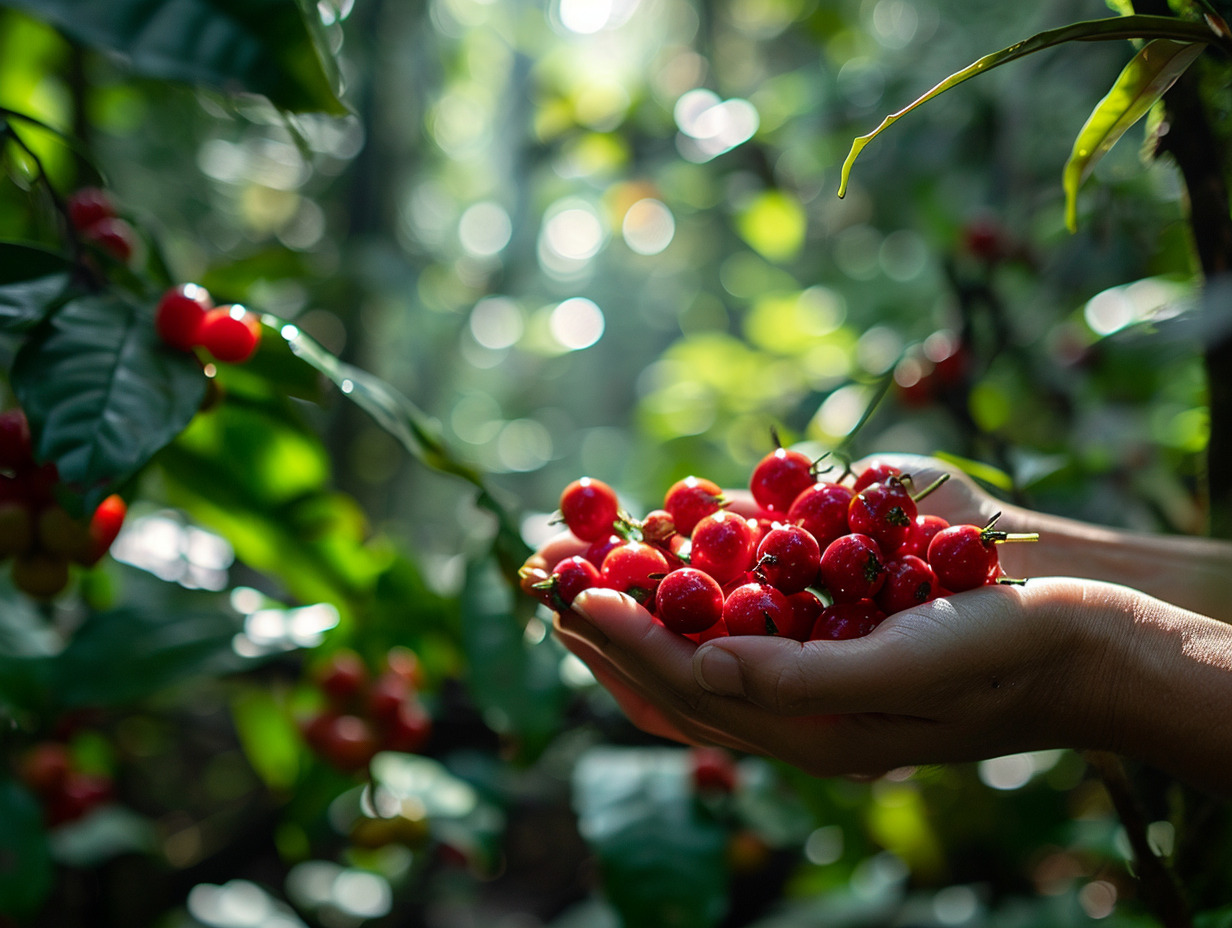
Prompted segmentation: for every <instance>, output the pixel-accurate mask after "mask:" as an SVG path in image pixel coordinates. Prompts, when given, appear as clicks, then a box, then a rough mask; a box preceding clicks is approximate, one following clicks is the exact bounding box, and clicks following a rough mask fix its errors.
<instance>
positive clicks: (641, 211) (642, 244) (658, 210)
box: [620, 197, 676, 255]
mask: <svg viewBox="0 0 1232 928" xmlns="http://www.w3.org/2000/svg"><path fill="white" fill-rule="evenodd" d="M620 234H621V235H622V236H624V240H625V244H626V245H628V246H629V250H630V251H633V252H636V253H637V254H639V255H657V254H658V253H659V252H661V251H663V250H664V249H665V248H667V246H668V245H670V244H671V243H672V238H673V237H674V236H675V234H676V219H675V217H674V216H672V211H671V210H670V209H668V208H667V206H666V205H665V204H664V203H663V202H662V201H660V200H656V199H654V198H653V197H646V198H645V199H642V200H638V201H637V202H636V203H634V204H633V205H632V206H630V207H629V209H628V211H627V212H625V218H624V221H623V222H622V223H621V227H620Z"/></svg>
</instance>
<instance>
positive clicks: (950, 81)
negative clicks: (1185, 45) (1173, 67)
mask: <svg viewBox="0 0 1232 928" xmlns="http://www.w3.org/2000/svg"><path fill="white" fill-rule="evenodd" d="M1142 38H1146V39H1155V38H1160V39H1175V40H1177V41H1179V42H1191V43H1200V44H1213V43H1216V42H1220V41H1222V38H1221V37H1220V36H1219V35H1217V34H1216V33H1215V32H1214V31H1213V30H1212V29H1211V28H1210V27H1209V26H1207V25H1204V24H1202V23H1193V22H1189V21H1187V20H1183V19H1177V18H1175V17H1172V16H1118V17H1114V18H1111V19H1096V20H1089V21H1086V22H1080V23H1072V24H1070V25H1068V26H1062V27H1061V28H1059V29H1050V30H1048V31H1047V32H1040V33H1038V34H1036V35H1033V36H1031V37H1030V38H1029V39H1024V40H1023V41H1021V42H1018V43H1017V44H1014V45H1011V46H1009V47H1008V48H1003V49H1001V50H1000V51H997V52H993V53H992V54H990V55H985V56H984V57H983V58H980V59H979V60H978V61H976V62H974V63H973V64H970V65H968V66H967V67H965V68H963V69H962V70H961V71H956V72H955V73H953V74H951V75H950V76H949V77H947V78H946V79H945V80H943V81H942V82H941V83H939V84H937V85H936V86H935V87H933V88H932V89H931V90H929V91H928V92H927V93H925V94H924V95H923V96H921V97H918V98H917V99H915V100H914V101H912V102H911V103H909V104H907V106H905V107H903V108H902V109H901V110H899V111H898V112H896V113H892V114H891V115H889V116H887V117H886V118H885V119H883V120H882V121H881V125H879V126H878V127H877V128H876V129H874V130H873V131H872V132H870V133H868V134H867V135H861V136H858V137H857V138H856V139H854V140H853V141H852V143H851V151H850V152H849V153H848V154H847V159H846V160H845V161H844V162H843V168H842V172H841V174H840V178H839V186H838V195H839V196H840V197H842V196H845V195H846V193H847V182H848V180H849V179H850V176H851V168H852V165H853V164H855V160H856V158H857V157H858V156H859V154H860V152H861V151H863V150H864V146H866V145H867V144H868V143H869V142H871V141H872V140H873V139H875V138H876V137H877V136H878V135H880V134H881V133H882V132H884V131H885V130H886V129H888V128H889V127H890V126H891V125H893V124H894V123H896V122H897V121H898V120H899V119H901V118H902V117H904V116H906V115H907V114H908V113H910V112H911V111H912V110H913V109H915V108H916V107H917V106H920V105H921V104H924V103H927V102H928V101H929V100H931V99H932V98H933V97H936V96H939V95H940V94H942V93H944V92H945V91H947V90H949V89H950V88H951V87H955V86H957V85H958V84H961V83H962V82H963V81H965V80H967V79H968V78H972V77H975V76H976V75H977V74H983V73H984V72H985V71H990V70H992V69H993V68H995V67H997V66H999V65H1003V64H1006V63H1007V62H1010V61H1014V60H1015V59H1017V58H1023V57H1025V56H1027V55H1030V54H1033V53H1035V52H1038V51H1042V50H1043V49H1045V48H1051V47H1053V46H1054V45H1061V44H1063V43H1065V42H1097V41H1109V40H1112V39H1142Z"/></svg>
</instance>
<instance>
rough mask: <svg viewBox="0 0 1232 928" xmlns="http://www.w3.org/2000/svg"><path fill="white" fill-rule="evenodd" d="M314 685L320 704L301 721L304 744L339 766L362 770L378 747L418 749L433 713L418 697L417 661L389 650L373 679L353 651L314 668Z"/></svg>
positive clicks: (405, 750)
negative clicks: (322, 700)
mask: <svg viewBox="0 0 1232 928" xmlns="http://www.w3.org/2000/svg"><path fill="white" fill-rule="evenodd" d="M312 679H313V683H314V685H315V686H316V688H317V689H318V690H319V691H320V692H321V694H322V695H323V696H324V697H325V705H324V706H323V707H322V708H321V709H319V710H318V711H316V712H315V713H314V714H313V715H311V716H310V717H308V718H307V719H305V720H304V721H303V722H302V724H301V731H302V732H303V735H304V740H305V741H306V742H307V743H308V746H309V747H311V748H312V749H313V751H315V752H316V753H317V755H318V756H320V757H321V758H322V759H323V760H325V761H326V762H327V763H329V764H331V765H332V766H334V767H335V768H337V769H338V770H341V771H343V772H347V773H351V772H356V771H359V770H363V769H364V768H366V767H367V766H368V762H369V761H370V760H372V758H373V757H374V756H376V754H377V753H378V752H380V751H401V752H403V753H407V754H413V753H416V752H418V751H420V750H421V749H422V748H423V746H424V745H425V744H426V743H427V741H428V737H429V736H430V735H431V734H432V717H431V716H430V715H429V714H428V710H427V709H426V708H425V707H424V705H423V703H422V702H421V701H420V699H419V687H420V685H421V683H422V679H421V673H420V668H419V660H418V658H417V657H416V656H415V652H413V651H411V650H409V649H407V648H393V649H391V650H390V651H389V653H388V654H387V655H386V656H385V661H384V667H383V668H382V670H381V672H380V673H379V674H377V675H376V676H375V677H372V676H371V675H370V674H369V672H368V666H367V665H366V664H365V663H364V661H363V659H362V658H361V657H360V656H359V655H358V654H356V653H355V652H354V651H348V650H341V651H336V652H334V653H333V654H331V655H330V656H329V658H328V659H327V660H326V661H325V662H324V663H323V664H321V665H320V666H319V667H317V668H316V670H315V672H314V673H313V677H312Z"/></svg>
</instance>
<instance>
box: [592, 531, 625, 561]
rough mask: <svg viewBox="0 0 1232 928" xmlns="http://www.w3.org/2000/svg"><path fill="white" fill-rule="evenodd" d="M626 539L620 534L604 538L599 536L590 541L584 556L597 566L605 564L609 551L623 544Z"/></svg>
mask: <svg viewBox="0 0 1232 928" xmlns="http://www.w3.org/2000/svg"><path fill="white" fill-rule="evenodd" d="M624 543H625V540H624V539H623V538H621V537H620V536H619V535H615V534H613V535H608V536H606V537H604V538H598V539H596V540H594V541H592V542H591V543H590V545H589V546H588V547H587V548H586V553H585V554H583V555H582V557H584V558H586V560H588V561H590V563H592V564H594V565H595V566H596V567H602V566H603V559H604V558H605V557H607V555H608V552H609V551H611V550H612V549H613V548H617V547H619V546H620V545H623V544H624Z"/></svg>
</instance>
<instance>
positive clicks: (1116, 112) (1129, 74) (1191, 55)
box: [1062, 39, 1204, 232]
mask: <svg viewBox="0 0 1232 928" xmlns="http://www.w3.org/2000/svg"><path fill="white" fill-rule="evenodd" d="M1203 47H1204V46H1202V45H1199V44H1196V43H1193V42H1174V41H1172V40H1171V39H1155V40H1154V41H1152V42H1148V43H1147V44H1146V45H1144V46H1143V47H1142V49H1141V50H1140V51H1139V52H1138V54H1136V55H1135V56H1134V57H1133V60H1132V61H1130V63H1129V64H1127V65H1126V66H1125V69H1124V70H1123V71H1121V73H1120V75H1119V76H1118V77H1117V79H1116V82H1115V83H1114V84H1113V85H1112V89H1111V90H1109V91H1108V94H1107V96H1105V97H1104V98H1103V99H1102V100H1100V101H1099V103H1098V104H1096V106H1095V109H1094V110H1092V112H1091V115H1090V116H1089V117H1088V118H1087V121H1086V124H1085V125H1084V126H1083V127H1082V131H1081V132H1079V133H1078V137H1077V138H1076V139H1075V140H1074V148H1073V151H1072V152H1070V156H1069V161H1067V162H1066V164H1065V172H1064V174H1063V175H1062V186H1063V187H1064V188H1065V225H1066V226H1067V227H1068V228H1069V230H1070V231H1071V232H1073V231H1075V230H1076V229H1077V228H1078V188H1079V187H1080V186H1082V182H1083V181H1084V180H1086V179H1087V177H1089V176H1090V174H1091V171H1092V170H1094V168H1095V165H1096V164H1097V163H1098V162H1099V159H1100V158H1102V157H1103V156H1104V155H1105V154H1107V153H1108V151H1109V150H1110V149H1111V148H1112V146H1113V145H1115V144H1116V143H1117V141H1118V140H1119V139H1120V138H1121V136H1122V135H1124V134H1125V133H1126V132H1127V131H1128V130H1129V128H1130V126H1132V125H1133V124H1134V123H1136V122H1137V121H1138V120H1139V119H1141V118H1142V117H1143V116H1145V115H1146V113H1147V111H1148V110H1150V108H1151V107H1152V106H1154V105H1155V104H1156V103H1157V102H1159V99H1160V97H1162V96H1163V95H1164V94H1165V93H1167V91H1168V88H1169V87H1171V86H1172V85H1173V84H1174V83H1175V82H1176V79H1177V78H1178V77H1180V76H1181V75H1182V74H1183V73H1185V69H1186V68H1188V67H1189V66H1190V65H1191V64H1193V63H1194V61H1196V60H1197V58H1198V56H1199V55H1201V54H1202V50H1203Z"/></svg>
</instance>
